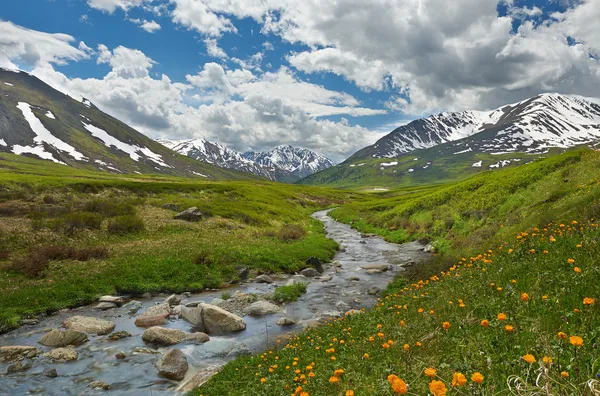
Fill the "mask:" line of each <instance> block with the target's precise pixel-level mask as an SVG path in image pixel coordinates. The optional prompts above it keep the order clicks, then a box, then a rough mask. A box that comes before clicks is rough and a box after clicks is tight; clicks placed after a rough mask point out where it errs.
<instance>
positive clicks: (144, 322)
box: [134, 315, 167, 327]
mask: <svg viewBox="0 0 600 396" xmlns="http://www.w3.org/2000/svg"><path fill="white" fill-rule="evenodd" d="M166 323H167V318H165V317H164V316H162V315H155V316H140V317H139V318H137V319H136V320H135V323H134V324H135V325H136V326H137V327H153V326H162V325H164V324H166Z"/></svg>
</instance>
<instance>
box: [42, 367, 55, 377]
mask: <svg viewBox="0 0 600 396" xmlns="http://www.w3.org/2000/svg"><path fill="white" fill-rule="evenodd" d="M44 376H46V377H48V378H56V377H58V373H57V372H56V369H55V368H48V369H46V370H44Z"/></svg>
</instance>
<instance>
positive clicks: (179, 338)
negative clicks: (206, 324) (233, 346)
mask: <svg viewBox="0 0 600 396" xmlns="http://www.w3.org/2000/svg"><path fill="white" fill-rule="evenodd" d="M142 339H143V340H144V341H146V342H149V343H152V344H156V345H161V346H171V345H176V344H179V343H181V342H183V341H192V342H197V343H204V342H207V341H209V340H210V337H209V336H208V335H207V334H204V333H201V332H197V333H191V334H190V333H186V332H184V331H182V330H178V329H168V328H166V327H158V326H155V327H151V328H149V329H147V330H146V331H144V334H143V335H142Z"/></svg>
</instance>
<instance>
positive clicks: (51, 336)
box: [38, 329, 88, 347]
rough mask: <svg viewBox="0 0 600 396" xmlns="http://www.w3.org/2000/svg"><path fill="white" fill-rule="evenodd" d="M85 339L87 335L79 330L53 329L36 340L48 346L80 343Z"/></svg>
mask: <svg viewBox="0 0 600 396" xmlns="http://www.w3.org/2000/svg"><path fill="white" fill-rule="evenodd" d="M87 340H88V336H87V335H86V334H85V333H82V332H80V331H76V330H66V331H62V330H58V329H54V330H52V331H50V332H49V333H47V334H45V335H44V336H43V337H42V338H41V339H40V340H39V341H38V342H39V343H40V344H42V345H45V346H48V347H65V346H67V345H74V346H77V345H81V344H83V343H84V342H86V341H87Z"/></svg>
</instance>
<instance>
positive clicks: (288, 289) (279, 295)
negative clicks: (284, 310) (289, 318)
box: [273, 283, 306, 303]
mask: <svg viewBox="0 0 600 396" xmlns="http://www.w3.org/2000/svg"><path fill="white" fill-rule="evenodd" d="M304 293H306V284H305V283H294V284H293V285H289V286H279V287H278V288H276V289H275V292H273V300H275V301H277V302H280V303H284V302H290V301H296V300H297V299H299V298H300V296H302V295H303V294H304Z"/></svg>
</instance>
